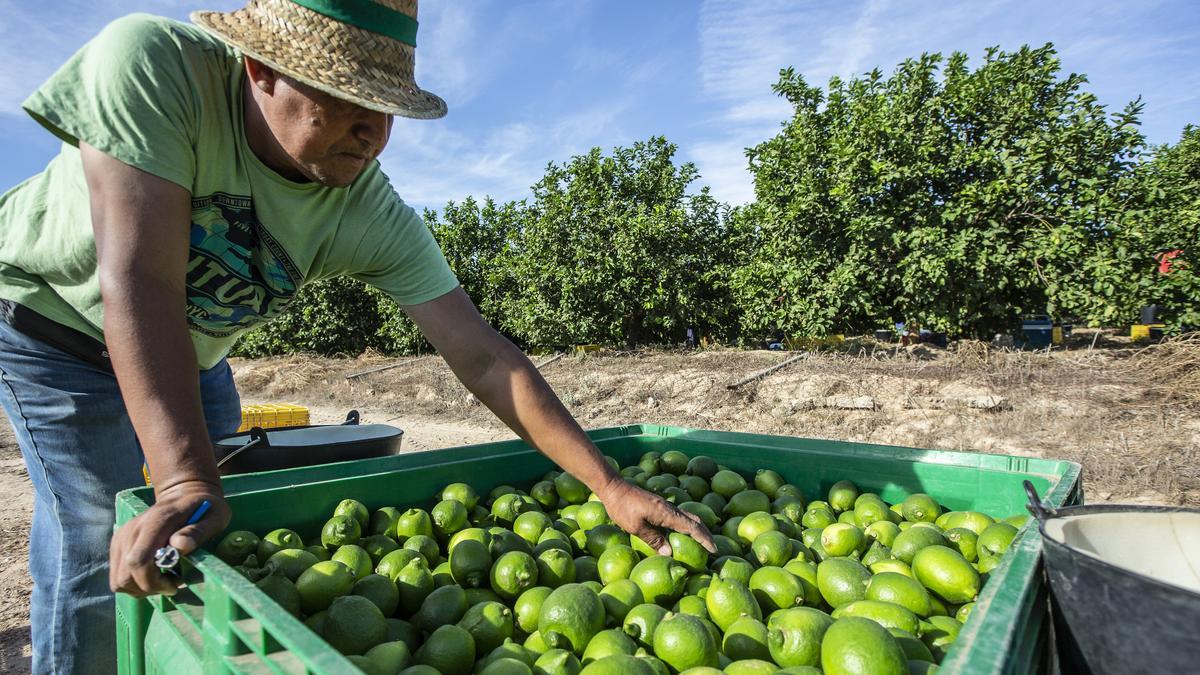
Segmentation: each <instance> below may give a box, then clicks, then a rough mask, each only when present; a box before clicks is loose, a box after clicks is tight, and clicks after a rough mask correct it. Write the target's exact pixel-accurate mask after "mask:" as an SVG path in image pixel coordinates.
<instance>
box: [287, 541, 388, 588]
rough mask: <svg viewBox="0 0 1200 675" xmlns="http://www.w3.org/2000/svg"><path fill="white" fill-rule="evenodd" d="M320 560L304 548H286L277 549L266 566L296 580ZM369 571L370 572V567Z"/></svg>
mask: <svg viewBox="0 0 1200 675" xmlns="http://www.w3.org/2000/svg"><path fill="white" fill-rule="evenodd" d="M318 562H320V561H319V560H317V556H315V555H313V554H312V553H310V552H308V551H306V550H304V549H302V548H285V549H283V550H282V551H276V552H275V554H274V555H272V556H271V557H270V558H268V559H267V563H266V565H264V567H267V568H270V569H272V570H279V572H280V574H283V576H285V577H287V578H288V581H292V582H295V581H296V579H299V578H300V575H301V574H302V573H303V572H304V570H306V569H308V568H310V567H312V566H313V565H316V564H317V563H318ZM367 571H368V572H370V570H369V569H368V570H367Z"/></svg>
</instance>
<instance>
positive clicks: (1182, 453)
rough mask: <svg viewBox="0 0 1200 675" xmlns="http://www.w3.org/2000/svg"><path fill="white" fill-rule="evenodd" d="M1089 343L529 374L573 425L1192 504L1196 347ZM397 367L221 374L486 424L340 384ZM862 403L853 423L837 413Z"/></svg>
mask: <svg viewBox="0 0 1200 675" xmlns="http://www.w3.org/2000/svg"><path fill="white" fill-rule="evenodd" d="M1090 337H1091V336H1086V339H1083V340H1081V342H1080V343H1079V344H1078V345H1077V346H1076V347H1074V348H1072V349H1069V350H1066V351H1062V350H1060V351H1054V352H1045V351H1041V352H1019V351H1012V350H996V349H992V348H990V347H989V346H988V345H986V344H984V343H980V342H960V343H956V344H954V345H952V347H951V348H950V349H948V350H941V349H936V348H929V347H926V346H923V345H922V346H920V347H917V348H911V349H898V348H895V347H891V346H884V345H879V344H876V343H873V342H870V341H868V342H863V343H851V344H848V345H847V346H846V348H845V350H844V351H839V352H835V353H822V354H814V355H810V356H809V357H807V358H805V359H802V360H801V361H799V362H797V363H795V364H793V365H791V366H789V367H787V368H785V369H784V370H781V371H779V372H777V373H774V374H772V375H770V376H768V377H766V378H764V379H762V380H759V381H757V382H753V383H750V384H748V385H746V386H744V387H742V388H740V389H737V390H729V389H727V388H726V385H727V384H729V383H731V382H734V381H736V380H738V379H740V378H742V377H744V376H746V375H748V374H750V373H753V372H756V371H758V370H761V369H763V368H767V367H769V366H771V365H774V364H777V363H779V362H781V361H782V360H784V359H786V358H788V357H789V356H791V355H790V354H779V353H772V352H764V351H753V352H743V351H735V350H711V351H698V352H671V351H665V352H664V351H639V352H620V353H603V354H601V355H599V356H589V357H586V358H577V357H567V358H564V359H561V360H559V361H557V362H555V363H553V364H551V365H548V366H546V368H545V370H544V371H543V373H544V375H545V376H546V378H547V380H548V381H549V382H550V384H551V385H552V386H553V387H554V389H555V391H556V392H557V393H558V395H559V396H560V398H562V400H563V402H564V403H565V404H566V405H567V406H568V408H570V410H571V412H572V414H574V415H575V416H576V418H577V419H579V420H580V422H581V423H582V424H583V425H584V426H588V427H598V426H609V425H614V424H626V423H630V422H639V421H642V422H658V423H663V424H672V425H681V426H692V427H703V428H710V429H718V430H735V431H750V432H760V433H776V434H789V435H798V436H809V437H820V438H834V439H843V440H851V441H861V442H871V443H884V444H894V445H904V446H913V447H924V448H938V449H948V450H971V451H980V452H997V453H1004V454H1016V455H1025V456H1040V457H1050V458H1058V459H1068V460H1072V461H1076V462H1079V463H1081V464H1082V465H1083V466H1084V472H1085V478H1084V480H1085V485H1086V487H1087V489H1088V494H1089V498H1091V499H1096V498H1103V499H1113V500H1119V499H1123V498H1138V499H1142V500H1149V501H1159V502H1167V503H1188V504H1200V463H1198V462H1197V460H1198V459H1200V414H1198V413H1200V339H1197V338H1195V337H1189V338H1178V339H1175V340H1171V341H1168V342H1165V343H1163V344H1161V345H1157V346H1156V347H1154V348H1150V349H1142V350H1138V349H1136V348H1134V347H1131V346H1129V345H1128V344H1125V343H1121V342H1120V341H1116V340H1113V339H1112V338H1107V339H1106V341H1099V340H1097V343H1096V344H1097V345H1099V346H1098V347H1097V348H1091V345H1092V342H1091V340H1090ZM540 360H541V359H538V361H540ZM396 361H397V360H394V359H384V358H382V357H379V356H377V355H371V356H367V357H364V358H360V359H353V360H333V359H308V358H303V357H288V358H281V359H265V360H259V361H251V362H240V363H237V364H236V366H235V367H236V370H237V378H238V383H239V388H240V389H241V390H242V392H243V395H244V396H246V397H247V399H248V400H272V399H275V400H283V399H287V400H290V401H293V402H297V403H304V402H306V401H309V402H312V403H313V404H333V405H341V406H343V407H347V408H349V407H353V406H355V405H366V404H367V403H368V402H369V403H370V404H372V405H374V406H376V407H383V408H384V409H387V410H394V411H395V412H396V413H397V414H401V413H402V414H404V415H408V416H421V417H426V418H430V419H433V420H438V421H443V422H462V423H465V424H471V425H481V424H488V423H491V422H492V421H493V418H492V417H491V413H490V412H489V411H488V410H487V409H486V408H485V407H483V406H482V405H479V403H478V401H476V400H474V398H473V397H471V396H469V395H468V393H467V392H466V390H465V389H464V388H463V387H462V385H461V384H459V383H458V381H457V380H456V379H455V378H454V377H453V375H452V374H451V373H450V370H449V368H447V367H446V366H445V364H444V363H443V362H442V361H441V360H440V359H438V358H436V357H427V358H417V359H406V360H401V361H402V362H403V365H401V366H399V367H397V368H392V369H389V370H385V371H382V372H379V373H375V374H371V375H367V376H364V377H361V378H356V379H355V380H352V381H348V380H346V379H345V375H347V374H350V373H355V372H361V371H363V370H367V369H369V368H372V367H376V366H379V365H384V364H388V363H394V362H396ZM864 397H869V401H870V402H871V405H870V406H869V407H868V409H861V410H851V409H843V407H844V406H845V405H846V404H845V403H844V402H846V401H862V400H863V399H864Z"/></svg>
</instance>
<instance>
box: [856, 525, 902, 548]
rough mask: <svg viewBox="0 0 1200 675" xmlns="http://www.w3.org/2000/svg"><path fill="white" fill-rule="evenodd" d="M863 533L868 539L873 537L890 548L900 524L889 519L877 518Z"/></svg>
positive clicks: (898, 531) (898, 532)
mask: <svg viewBox="0 0 1200 675" xmlns="http://www.w3.org/2000/svg"><path fill="white" fill-rule="evenodd" d="M863 534H864V535H866V537H867V538H868V539H873V540H875V541H877V542H879V543H880V544H883V545H884V546H887V547H888V548H891V546H892V543H893V542H894V541H896V535H898V534H900V526H899V525H897V524H895V523H893V522H891V521H890V520H877V521H875V522H873V523H871V524H870V525H868V526H867V529H866V530H864V531H863Z"/></svg>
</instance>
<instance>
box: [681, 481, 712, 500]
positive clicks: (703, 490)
mask: <svg viewBox="0 0 1200 675" xmlns="http://www.w3.org/2000/svg"><path fill="white" fill-rule="evenodd" d="M679 487H680V488H682V489H683V491H684V492H687V493H688V498H689V499H690V500H694V501H700V500H701V499H704V495H706V494H708V493H709V492H710V490H709V489H708V481H706V480H704V479H703V478H701V477H699V476H681V477H680V478H679Z"/></svg>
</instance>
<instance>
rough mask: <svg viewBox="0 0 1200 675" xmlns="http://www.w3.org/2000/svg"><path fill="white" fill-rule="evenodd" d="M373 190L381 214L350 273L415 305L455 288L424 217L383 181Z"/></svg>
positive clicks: (367, 231)
mask: <svg viewBox="0 0 1200 675" xmlns="http://www.w3.org/2000/svg"><path fill="white" fill-rule="evenodd" d="M377 185H378V184H377ZM376 192H377V194H378V195H379V199H380V203H379V204H378V207H377V211H376V213H378V214H379V215H378V217H377V218H375V219H374V221H373V222H372V224H371V225H370V226H369V227H367V228H365V230H364V232H363V237H362V239H361V240H360V241H359V244H358V248H357V250H356V252H355V254H354V263H353V270H351V272H350V274H349V276H351V277H353V278H354V279H358V280H359V281H362V282H363V283H366V284H370V285H372V286H374V287H376V288H378V289H379V290H381V291H383V292H384V293H387V294H388V295H390V296H391V297H392V298H393V299H394V300H395V301H396V302H397V303H399V304H400V305H419V304H421V303H423V302H428V301H430V300H433V299H435V298H439V297H441V296H443V295H445V294H446V293H449V292H450V291H452V290H454V289H455V288H457V287H458V278H457V277H456V276H455V275H454V271H453V270H451V269H450V265H449V263H447V262H446V256H445V255H443V254H442V249H441V247H440V246H438V243H437V240H436V239H434V238H433V233H432V232H430V231H429V228H428V227H426V225H425V221H423V220H422V219H421V217H420V216H419V215H417V212H416V211H415V210H413V208H412V207H411V206H409V205H407V204H405V203H404V201H403V200H402V199H400V197H399V196H398V195H396V193H395V192H394V191H393V190H392V189H391V186H390V185H389V184H387V183H386V182H383V184H382V185H381V186H379V187H378V189H377V190H376Z"/></svg>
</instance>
